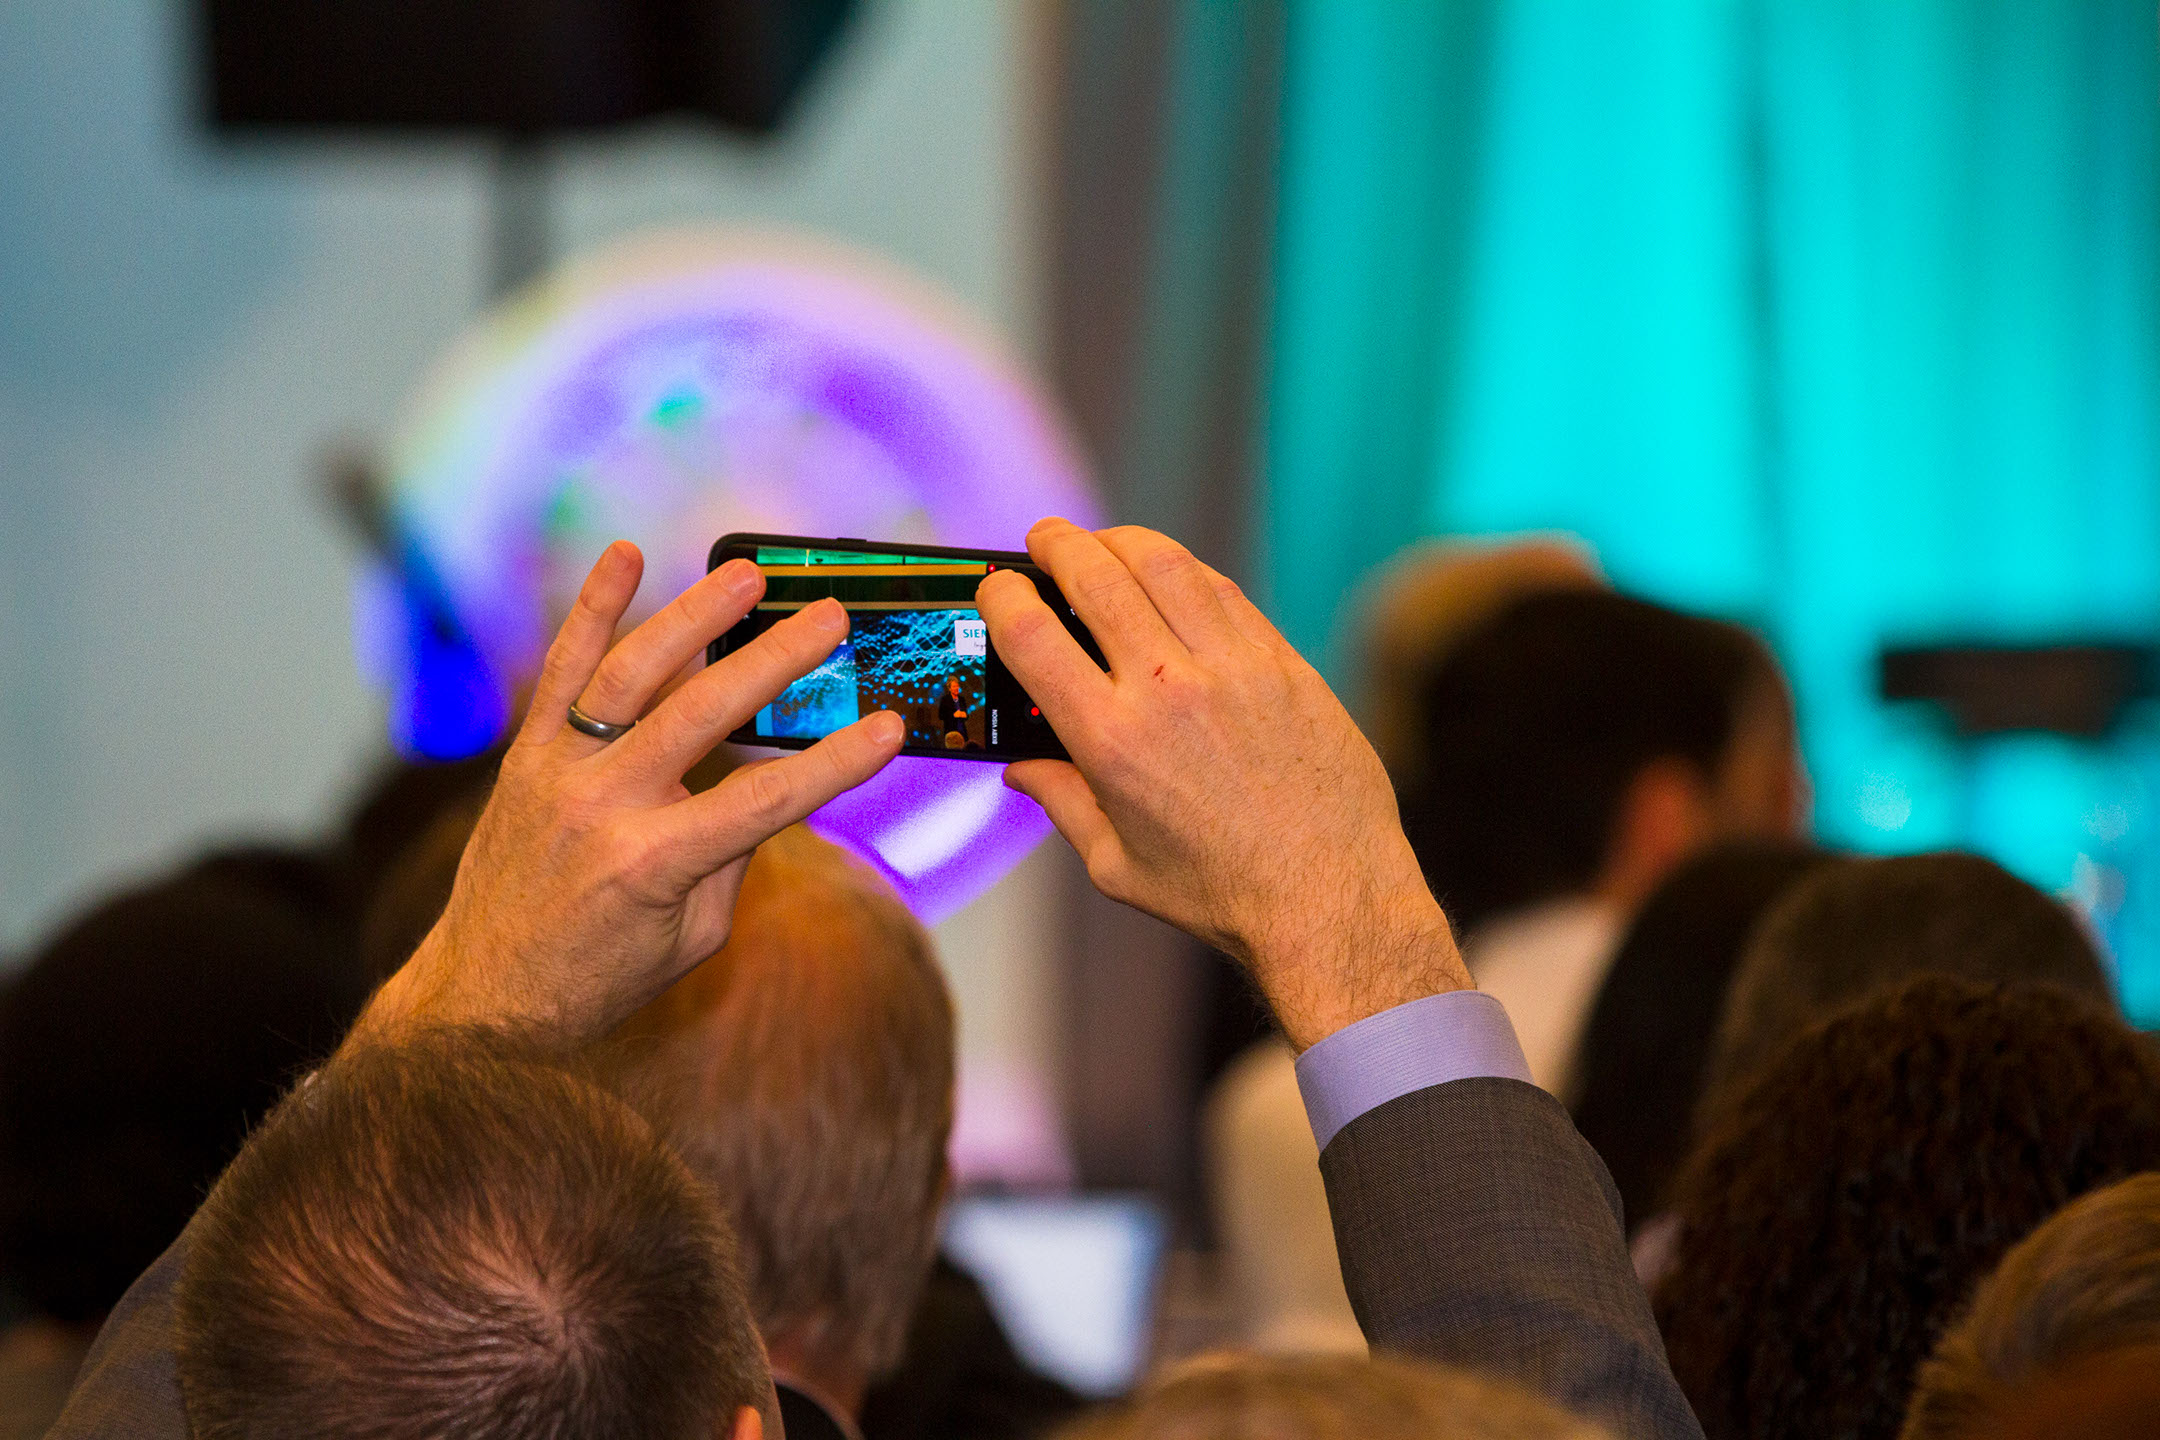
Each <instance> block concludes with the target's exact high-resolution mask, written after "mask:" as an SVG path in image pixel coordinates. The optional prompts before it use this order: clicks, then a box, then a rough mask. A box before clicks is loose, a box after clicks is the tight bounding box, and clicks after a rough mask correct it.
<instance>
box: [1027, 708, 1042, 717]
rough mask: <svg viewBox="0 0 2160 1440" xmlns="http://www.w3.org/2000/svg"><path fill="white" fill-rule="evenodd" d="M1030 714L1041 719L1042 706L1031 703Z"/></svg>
mask: <svg viewBox="0 0 2160 1440" xmlns="http://www.w3.org/2000/svg"><path fill="white" fill-rule="evenodd" d="M1028 714H1030V715H1033V716H1034V717H1036V718H1037V719H1038V720H1039V719H1041V718H1042V707H1041V706H1040V705H1030V706H1028Z"/></svg>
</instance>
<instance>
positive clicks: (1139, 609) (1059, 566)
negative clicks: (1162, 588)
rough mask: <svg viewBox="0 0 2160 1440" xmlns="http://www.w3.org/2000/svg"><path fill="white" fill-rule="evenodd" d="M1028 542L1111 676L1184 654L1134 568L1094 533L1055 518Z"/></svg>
mask: <svg viewBox="0 0 2160 1440" xmlns="http://www.w3.org/2000/svg"><path fill="white" fill-rule="evenodd" d="M1027 544H1028V554H1029V555H1030V556H1032V557H1033V558H1034V560H1035V563H1036V564H1038V565H1040V566H1041V567H1042V568H1043V569H1044V571H1045V572H1047V573H1048V574H1049V576H1050V578H1051V579H1052V580H1055V581H1056V582H1057V587H1058V589H1059V590H1061V591H1063V592H1064V594H1065V599H1066V600H1067V601H1068V602H1069V603H1070V604H1071V605H1072V607H1073V610H1074V612H1075V613H1076V614H1078V615H1079V617H1080V620H1081V623H1083V624H1084V625H1086V626H1087V628H1088V629H1089V631H1090V632H1092V633H1093V634H1094V636H1095V643H1096V644H1097V645H1099V646H1100V647H1102V652H1103V658H1104V659H1106V660H1108V661H1109V662H1110V673H1111V674H1113V675H1118V674H1134V673H1144V672H1147V671H1152V670H1154V669H1155V668H1156V667H1157V666H1159V665H1161V664H1162V663H1163V662H1164V661H1166V660H1169V659H1171V658H1173V657H1175V656H1178V655H1181V654H1183V653H1184V650H1185V647H1184V645H1183V644H1181V643H1180V642H1179V640H1178V638H1177V636H1176V635H1174V634H1172V633H1171V630H1170V627H1169V626H1168V625H1167V624H1165V623H1163V617H1162V615H1161V613H1160V612H1158V611H1157V610H1156V608H1155V602H1154V601H1152V600H1150V599H1149V598H1148V594H1147V591H1146V590H1144V589H1142V588H1141V585H1140V582H1139V581H1138V580H1137V579H1135V578H1134V577H1133V573H1132V571H1130V570H1128V569H1126V568H1125V562H1124V561H1122V560H1120V559H1118V558H1117V556H1115V555H1113V554H1111V553H1110V551H1109V550H1108V549H1107V548H1105V547H1104V545H1103V543H1102V541H1100V540H1098V539H1096V538H1095V537H1094V535H1093V534H1091V533H1089V532H1088V531H1086V530H1082V529H1081V528H1080V527H1079V526H1077V525H1075V524H1073V523H1072V522H1071V521H1069V520H1059V519H1056V518H1052V519H1048V520H1042V521H1038V522H1037V523H1036V525H1035V528H1034V529H1032V530H1030V531H1028V537H1027Z"/></svg>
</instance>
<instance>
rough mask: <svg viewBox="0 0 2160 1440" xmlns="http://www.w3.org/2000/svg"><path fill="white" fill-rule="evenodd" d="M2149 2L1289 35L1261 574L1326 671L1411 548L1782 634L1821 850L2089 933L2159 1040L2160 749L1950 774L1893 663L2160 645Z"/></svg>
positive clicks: (1590, 5) (1401, 25)
mask: <svg viewBox="0 0 2160 1440" xmlns="http://www.w3.org/2000/svg"><path fill="white" fill-rule="evenodd" d="M2154 31H2155V12H2154V10H2153V7H2152V6H2151V5H2150V4H2149V3H2146V0H2052V3H2041V0H2025V3H2011V0H1842V3H1839V0H1745V3H1742V0H1632V3H1624V4H1623V3H1615V0H1462V3H1450V4H1444V5H1443V4H1431V5H1423V4H1411V3H1402V0H1397V3H1383V0H1328V3H1317V0H1314V3H1303V4H1297V5H1294V6H1293V7H1292V10H1291V28H1290V43H1289V50H1288V57H1289V58H1288V74H1287V79H1286V94H1285V114H1284V133H1285V145H1284V156H1283V163H1284V172H1283V178H1282V185H1283V190H1282V214H1281V222H1280V230H1279V235H1278V243H1279V247H1280V250H1279V260H1278V275H1277V286H1278V288H1277V293H1276V300H1275V317H1274V319H1275V331H1274V346H1275V368H1274V377H1273V384H1272V396H1271V406H1270V417H1271V418H1270V420H1269V426H1268V433H1267V448H1268V466H1267V478H1266V484H1265V487H1264V495H1263V498H1262V501H1261V505H1262V514H1261V517H1260V531H1261V533H1262V535H1263V537H1264V539H1263V551H1264V553H1263V556H1262V557H1261V558H1262V561H1263V564H1262V567H1261V568H1262V573H1263V574H1264V575H1265V576H1266V577H1267V583H1268V585H1269V587H1270V595H1271V599H1272V602H1273V604H1274V607H1275V609H1276V612H1277V613H1278V614H1279V615H1281V616H1282V618H1283V621H1284V623H1285V626H1286V628H1287V629H1288V630H1289V632H1290V633H1291V635H1292V636H1293V638H1295V639H1296V640H1297V641H1298V642H1299V643H1300V644H1301V645H1303V646H1305V647H1306V648H1307V649H1308V650H1309V651H1311V652H1312V653H1315V654H1316V655H1317V656H1319V657H1320V658H1321V660H1322V663H1323V665H1324V667H1325V668H1328V669H1329V671H1330V673H1331V674H1333V675H1335V676H1336V677H1337V678H1338V679H1342V678H1347V677H1345V676H1344V674H1343V656H1344V650H1343V647H1342V646H1341V644H1340V640H1341V626H1342V624H1343V619H1344V616H1343V604H1344V600H1345V598H1346V596H1347V595H1349V593H1350V592H1351V590H1352V587H1354V585H1355V584H1356V582H1357V581H1358V579H1359V578H1360V577H1361V576H1362V575H1363V574H1364V573H1365V572H1366V571H1367V570H1368V569H1369V568H1370V567H1371V566H1372V565H1373V564H1374V563H1376V562H1377V561H1379V560H1380V559H1382V558H1384V557H1385V556H1386V555H1388V554H1390V553H1392V552H1393V551H1394V550H1396V549H1397V548H1399V547H1400V546H1402V545H1404V544H1406V543H1408V542H1409V541H1411V540H1413V539H1415V538H1418V537H1421V536H1428V535H1436V534H1451V533H1494V532H1506V531H1513V530H1520V529H1529V528H1558V529H1565V530H1571V531H1574V532H1576V533H1578V534H1580V535H1582V536H1583V537H1584V538H1586V539H1587V540H1588V541H1589V542H1590V543H1591V544H1592V545H1593V546H1595V548H1596V549H1597V551H1598V553H1599V555H1600V556H1601V557H1602V559H1603V561H1604V563H1605V565H1606V566H1607V568H1608V570H1609V571H1610V573H1611V574H1612V576H1613V577H1614V579H1615V580H1616V581H1617V582H1618V583H1620V584H1621V585H1623V586H1626V587H1628V588H1631V589H1635V590H1639V591H1642V592H1644V593H1647V594H1650V595H1653V596H1656V597H1659V598H1663V599H1667V600H1670V601H1673V602H1676V603H1681V604H1685V605H1689V606H1693V607H1697V608H1701V609H1706V610H1710V611H1714V612H1717V613H1721V614H1726V615H1730V616H1733V617H1735V618H1739V619H1742V620H1746V621H1749V622H1752V623H1755V624H1758V625H1760V626H1762V627H1763V628H1764V629H1765V630H1766V632H1767V633H1768V634H1769V635H1770V636H1771V637H1772V639H1773V641H1774V642H1775V644H1776V645H1777V647H1778V649H1779V651H1780V654H1781V655H1782V656H1783V658H1784V660H1785V662H1786V664H1787V665H1788V667H1789V668H1790V670H1791V673H1792V675H1793V679H1794V683H1795V686H1796V689H1797V691H1798V695H1799V698H1800V703H1801V710H1802V719H1803V726H1804V731H1805V741H1806V745H1807V748H1808V753H1809V759H1810V762H1811V764H1812V766H1813V770H1814V776H1815V780H1816V785H1817V798H1818V804H1817V815H1816V821H1817V825H1818V828H1819V830H1820V831H1821V833H1822V834H1823V835H1824V836H1825V837H1826V838H1827V839H1829V840H1831V841H1833V842H1836V843H1841V844H1847V845H1853V846H1857V847H1861V848H1866V849H1875V850H1904V849H1916V848H1923V847H1929V846H1937V845H1947V844H1969V845H1973V846H1976V847H1978V848H1981V849H1983V850H1986V851H1988V852H1989V853H1992V854H1995V855H1997V856H1998V857H1999V858H2001V859H2003V860H2004V861H2005V862H2006V863H2009V864H2011V865H2012V866H2013V867H2014V868H2017V869H2018V870H2020V871H2021V872H2022V873H2024V874H2026V875H2027V876H2029V877H2030V878H2032V879H2034V880H2035V881H2037V882H2039V883H2041V884H2044V885H2047V886H2049V887H2050V888H2053V889H2058V890H2063V891H2066V892H2070V893H2073V894H2076V895H2078V896H2079V897H2080V898H2082V899H2084V900H2086V901H2087V902H2089V908H2091V909H2092V911H2093V913H2094V915H2095V918H2096V920H2097V921H2098V922H2099V923H2100V924H2101V925H2102V927H2103V929H2105V930H2107V931H2108V933H2109V935H2110V938H2111V939H2112V940H2113V941H2114V942H2115V944H2116V946H2117V948H2118V950H2119V951H2120V952H2121V954H2122V957H2123V960H2124V964H2125V985H2126V991H2127V994H2128V998H2129V999H2130V1000H2131V1003H2132V1005H2133V1008H2134V1009H2135V1010H2137V1011H2138V1012H2139V1013H2141V1014H2143V1015H2146V1016H2148V1017H2151V1018H2160V930H2156V929H2155V928H2154V925H2153V923H2152V920H2151V918H2150V911H2149V907H2150V906H2151V905H2152V901H2153V900H2154V899H2160V895H2153V896H2149V892H2151V891H2153V890H2154V889H2155V888H2156V885H2160V873H2148V872H2151V871H2153V870H2154V867H2155V863H2156V862H2155V861H2154V859H2153V858H2152V857H2153V855H2154V852H2155V848H2156V847H2155V843H2154V841H2155V836H2156V817H2155V812H2154V805H2153V803H2152V798H2151V795H2150V793H2149V792H2150V791H2151V787H2152V786H2153V785H2154V784H2155V783H2160V742H2156V741H2155V739H2154V736H2155V734H2160V727H2156V726H2155V725H2154V724H2153V723H2152V722H2151V721H2150V720H2149V719H2148V718H2147V717H2145V716H2143V715H2140V716H2137V717H2134V719H2133V723H2132V726H2131V729H2130V732H2129V733H2128V734H2126V735H2125V736H2123V737H2121V738H2119V739H2118V740H2116V741H2115V742H2113V743H2111V744H2108V745H2105V746H2081V745H2076V744H2073V743H2070V742H2066V741H2054V740H2048V739H2044V738H2040V737H2029V738H2016V739H2008V740H2000V741H1993V742H1986V743H1983V744H1980V745H1977V746H1965V747H1961V746H1958V745H1955V744H1953V743H1951V742H1950V741H1949V740H1948V739H1947V738H1946V735H1945V732H1944V731H1943V729H1942V727H1941V725H1940V723H1939V721H1938V719H1937V718H1936V717H1933V716H1931V715H1928V714H1926V713H1923V712H1915V711H1912V710H1910V709H1907V708H1904V707H1886V706H1884V705H1883V704H1881V703H1880V702H1878V701H1877V700H1875V699H1874V686H1875V670H1874V656H1875V654H1876V652H1877V650H1878V648H1879V647H1880V646H1881V645H1882V644H1883V643H1884V642H1886V641H1897V640H1916V641H1926V640H1931V639H1944V638H1976V639H1983V640H2022V639H2042V638H2049V637H2055V636H2061V635H2072V634H2077V635H2084V634H2107V635H2120V636H2125V637H2132V638H2139V639H2152V638H2154V637H2155V635H2156V633H2160V438H2156V435H2155V422H2156V418H2160V384H2156V377H2160V303H2156V297H2155V281H2156V279H2160V145H2156V140H2160V36H2156V35H2155V33H2154Z"/></svg>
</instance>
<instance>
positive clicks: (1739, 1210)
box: [1656, 976, 2160, 1440]
mask: <svg viewBox="0 0 2160 1440" xmlns="http://www.w3.org/2000/svg"><path fill="white" fill-rule="evenodd" d="M1717 1114H1718V1118H1717V1123H1716V1126H1715V1128H1714V1129H1712V1130H1711V1131H1710V1133H1708V1134H1707V1135H1706V1136H1705V1137H1704V1139H1703V1141H1702V1143H1701V1145H1700V1146H1699V1147H1698V1148H1697V1149H1696V1151H1695V1152H1694V1153H1693V1154H1692V1155H1691V1156H1690V1158H1689V1159H1688V1161H1687V1163H1686V1164H1685V1165H1684V1167H1683V1168H1682V1172H1681V1174H1680V1176H1679V1178H1678V1179H1677V1180H1676V1182H1675V1185H1674V1213H1675V1215H1676V1217H1677V1219H1678V1222H1679V1226H1680V1229H1679V1242H1678V1250H1677V1253H1676V1256H1675V1260H1674V1264H1673V1267H1672V1269H1671V1271H1670V1272H1669V1273H1668V1274H1667V1275H1666V1276H1665V1278H1664V1280H1663V1282H1662V1283H1661V1284H1660V1285H1659V1287H1658V1289H1657V1291H1656V1309H1657V1315H1658V1320H1659V1323H1660V1325H1661V1327H1662V1328H1663V1330H1664V1333H1665V1342H1666V1348H1667V1352H1668V1354H1669V1356H1670V1358H1671V1361H1672V1366H1673V1371H1674V1374H1675V1375H1676V1376H1677V1377H1678V1378H1679V1380H1680V1383H1681V1386H1682V1388H1683V1389H1684V1390H1685V1391H1686V1392H1687V1395H1688V1397H1689V1399H1690V1401H1691V1402H1692V1403H1693V1404H1694V1407H1695V1411H1696V1414H1697V1415H1698V1416H1699V1417H1700V1418H1701V1421H1702V1424H1703V1429H1704V1431H1705V1432H1706V1434H1707V1435H1708V1436H1709V1437H1710V1440H1739V1437H1747V1440H1780V1437H1788V1436H1789V1437H1793V1440H1800V1437H1809V1440H1814V1437H1820V1436H1825V1435H1838V1436H1850V1437H1856V1440H1878V1437H1879V1440H1890V1437H1893V1436H1895V1435H1896V1434H1897V1431H1898V1425H1899V1423H1900V1421H1901V1420H1902V1419H1903V1417H1904V1414H1905V1407H1906V1402H1907V1399H1908V1396H1909V1395H1910V1392H1911V1389H1912V1383H1913V1377H1914V1374H1915V1372H1916V1370H1917V1369H1918V1367H1919V1365H1920V1362H1921V1361H1922V1359H1924V1358H1925V1357H1926V1355H1927V1353H1928V1351H1929V1350H1930V1348H1931V1347H1932V1346H1933V1344H1934V1342H1935V1339H1936V1337H1937V1336H1938V1335H1939V1334H1940V1333H1941V1332H1942V1329H1943V1327H1944V1326H1945V1324H1946V1323H1947V1322H1948V1321H1949V1319H1950V1317H1951V1315H1952V1313H1953V1312H1954V1311H1955V1309H1956V1308H1957V1306H1958V1305H1959V1304H1960V1303H1961V1302H1962V1301H1963V1300H1964V1298H1965V1296H1966V1295H1967V1294H1968V1293H1969V1292H1970V1290H1971V1288H1972V1286H1973V1284H1974V1283H1975V1282H1976V1281H1977V1280H1978V1279H1979V1278H1980V1276H1982V1275H1984V1274H1985V1273H1986V1272H1987V1271H1988V1269H1989V1268H1990V1267H1991V1266H1993V1265H1994V1264H1995V1263H1996V1262H1997V1261H1998V1260H1999V1259H2001V1257H2002V1255H2003V1253H2004V1252H2005V1251H2006V1250H2007V1249H2009V1247H2010V1246H2011V1245H2013V1244H2015V1243H2016V1242H2017V1241H2018V1240H2020V1239H2022V1238H2023V1237H2024V1236H2026V1235H2027V1234H2029V1233H2031V1231H2032V1230H2033V1229H2034V1227H2036V1226H2037V1225H2039V1223H2040V1222H2041V1221H2042V1220H2044V1219H2046V1218H2047V1217H2048V1216H2049V1215H2051V1214H2053V1213H2054V1212H2055V1211H2056V1210H2058V1209H2060V1208H2061V1207H2062V1206H2063V1205H2064V1204H2065V1203H2066V1202H2068V1201H2069V1200H2071V1199H2073V1198H2075V1197H2077V1196H2079V1195H2083V1194H2085V1193H2087V1192H2089V1191H2092V1190H2095V1189H2098V1188H2099V1187H2101V1186H2103V1185H2107V1184H2111V1183H2112V1182H2114V1181H2116V1180H2119V1179H2122V1178H2124V1177H2126V1176H2129V1175H2132V1174H2135V1173H2137V1172H2138V1171H2141V1170H2145V1169H2148V1168H2151V1167H2154V1166H2156V1165H2160V1055H2156V1053H2155V1051H2154V1049H2153V1047H2152V1045H2151V1043H2150V1042H2149V1041H2148V1040H2146V1039H2145V1038H2144V1037H2143V1036H2140V1035H2138V1034H2137V1033H2136V1032H2134V1031H2132V1030H2131V1029H2130V1028H2129V1027H2128V1026H2127V1025H2125V1024H2124V1023H2123V1022H2122V1021H2121V1020H2120V1019H2119V1018H2117V1017H2116V1016H2115V1015H2114V1014H2113V1013H2111V1012H2110V1011H2108V1010H2107V1009H2105V1008H2103V1007H2101V1006H2100V1005H2097V1004H2095V1003H2093V1002H2092V1001H2091V1000H2089V999H2086V998H2084V997H2082V996H2078V995H2073V994H2071V993H2069V992H2067V991H2064V990H2061V989H2058V988H2055V987H2052V986H2045V985H2008V986H2006V985H1984V984H1977V983H1974V982H1971V981H1965V980H1954V979H1950V978H1947V977H1943V976H1923V977H1921V978H1920V979H1917V980H1914V981H1911V982H1910V983H1908V984H1907V985H1906V986H1905V987H1904V988H1902V989H1899V990H1895V991H1891V992H1888V993H1884V994H1878V995H1875V996H1872V997H1871V998H1869V999H1868V1000H1865V1001H1863V1002H1861V1004H1860V1005H1859V1006H1858V1007H1856V1008H1854V1009H1851V1010H1847V1011H1844V1012H1841V1013H1839V1014H1837V1015H1834V1016H1832V1017H1831V1018H1829V1019H1828V1020H1826V1021H1824V1022H1823V1023H1822V1024H1820V1025H1819V1026H1817V1027H1815V1028H1813V1029H1811V1030H1808V1031H1806V1032H1804V1033H1803V1034H1801V1035H1800V1036H1798V1037H1796V1038H1795V1039H1794V1041H1793V1042H1792V1044H1791V1045H1789V1046H1788V1047H1787V1048H1786V1049H1784V1050H1783V1051H1782V1052H1780V1053H1779V1055H1778V1056H1777V1057H1776V1058H1775V1059H1774V1060H1773V1061H1771V1062H1770V1063H1769V1064H1768V1065H1767V1066H1766V1067H1765V1068H1764V1069H1763V1070H1762V1071H1760V1072H1759V1073H1758V1074H1756V1075H1755V1076H1754V1077H1753V1078H1752V1079H1751V1080H1750V1081H1749V1083H1748V1084H1747V1085H1746V1086H1745V1087H1744V1090H1743V1093H1742V1094H1741V1095H1740V1096H1739V1097H1738V1099H1737V1100H1736V1101H1735V1102H1734V1103H1732V1104H1731V1105H1729V1106H1724V1107H1720V1108H1719V1110H1718V1112H1717Z"/></svg>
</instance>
